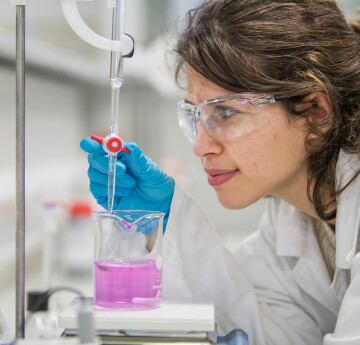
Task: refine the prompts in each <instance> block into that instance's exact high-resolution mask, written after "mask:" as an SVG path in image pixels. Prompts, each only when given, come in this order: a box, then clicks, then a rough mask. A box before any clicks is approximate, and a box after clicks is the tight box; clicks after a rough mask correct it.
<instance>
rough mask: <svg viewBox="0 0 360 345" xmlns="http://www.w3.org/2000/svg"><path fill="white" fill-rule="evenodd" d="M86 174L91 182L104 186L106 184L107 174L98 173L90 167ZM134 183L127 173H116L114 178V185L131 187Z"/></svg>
mask: <svg viewBox="0 0 360 345" xmlns="http://www.w3.org/2000/svg"><path fill="white" fill-rule="evenodd" d="M116 170H117V169H116ZM116 173H117V171H116ZM88 176H89V178H90V181H92V182H95V183H98V184H101V185H105V186H107V185H108V174H103V173H100V172H99V171H98V170H96V169H94V168H91V167H90V168H89V170H88ZM135 183H136V182H135V180H134V179H133V178H132V177H131V176H129V175H127V174H120V175H118V174H116V179H115V186H116V187H119V188H133V187H134V186H135Z"/></svg>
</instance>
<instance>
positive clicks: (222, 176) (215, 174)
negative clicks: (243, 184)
mask: <svg viewBox="0 0 360 345" xmlns="http://www.w3.org/2000/svg"><path fill="white" fill-rule="evenodd" d="M205 172H206V173H207V174H208V175H209V176H208V183H209V185H210V186H213V187H215V186H220V185H222V184H223V183H225V182H227V181H229V180H230V179H231V178H232V177H233V176H234V175H235V174H236V173H237V172H238V170H220V169H205Z"/></svg>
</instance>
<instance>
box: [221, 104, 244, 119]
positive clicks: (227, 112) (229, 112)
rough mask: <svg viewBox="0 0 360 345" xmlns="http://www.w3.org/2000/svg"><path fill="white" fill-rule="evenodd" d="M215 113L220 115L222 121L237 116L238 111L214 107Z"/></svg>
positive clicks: (225, 107) (224, 107)
mask: <svg viewBox="0 0 360 345" xmlns="http://www.w3.org/2000/svg"><path fill="white" fill-rule="evenodd" d="M216 110H217V113H218V114H219V115H220V117H221V118H222V119H227V118H229V117H232V116H234V115H236V114H239V110H238V109H235V108H231V107H227V106H223V105H218V106H216Z"/></svg>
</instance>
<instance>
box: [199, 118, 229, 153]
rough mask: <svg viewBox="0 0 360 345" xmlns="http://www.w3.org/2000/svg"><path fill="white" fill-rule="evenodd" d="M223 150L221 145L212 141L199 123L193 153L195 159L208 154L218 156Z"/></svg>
mask: <svg viewBox="0 0 360 345" xmlns="http://www.w3.org/2000/svg"><path fill="white" fill-rule="evenodd" d="M222 150H223V147H222V145H221V143H220V142H219V141H218V140H216V139H214V137H212V136H211V135H210V134H209V133H208V132H207V131H206V129H205V127H204V126H203V124H202V122H200V124H199V127H198V131H197V136H196V140H195V142H194V146H193V152H194V154H195V155H196V156H197V157H199V158H200V157H205V156H207V155H209V154H219V153H221V151H222Z"/></svg>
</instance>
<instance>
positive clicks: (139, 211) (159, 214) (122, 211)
mask: <svg viewBox="0 0 360 345" xmlns="http://www.w3.org/2000/svg"><path fill="white" fill-rule="evenodd" d="M126 213H132V214H137V215H140V214H141V215H151V214H154V215H158V216H161V215H163V216H165V213H164V212H161V211H149V210H113V211H112V212H111V213H110V212H107V211H93V212H91V214H92V215H93V216H100V215H105V214H107V215H109V216H111V215H112V214H114V215H117V214H126Z"/></svg>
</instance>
